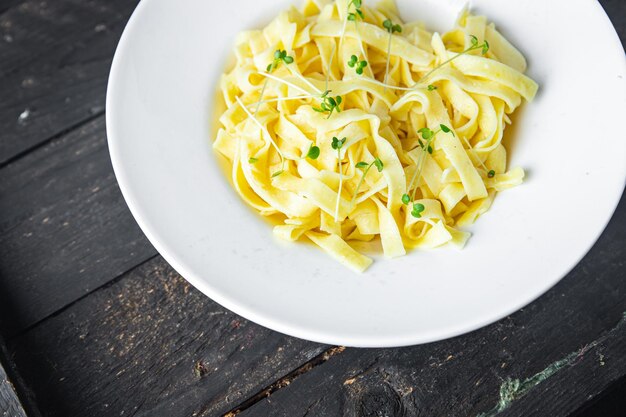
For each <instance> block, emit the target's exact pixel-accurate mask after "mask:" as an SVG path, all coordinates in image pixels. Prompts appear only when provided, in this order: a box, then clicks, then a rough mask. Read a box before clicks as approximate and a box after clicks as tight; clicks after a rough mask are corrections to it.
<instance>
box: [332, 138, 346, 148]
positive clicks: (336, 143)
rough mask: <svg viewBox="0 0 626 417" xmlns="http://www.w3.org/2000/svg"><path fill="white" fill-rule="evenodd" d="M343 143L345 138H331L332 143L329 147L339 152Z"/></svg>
mask: <svg viewBox="0 0 626 417" xmlns="http://www.w3.org/2000/svg"><path fill="white" fill-rule="evenodd" d="M344 143H346V138H342V139H338V138H337V137H335V136H333V142H332V144H331V146H332V148H333V149H336V150H339V149H341V147H342V146H343V144H344Z"/></svg>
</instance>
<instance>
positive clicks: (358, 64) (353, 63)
mask: <svg viewBox="0 0 626 417" xmlns="http://www.w3.org/2000/svg"><path fill="white" fill-rule="evenodd" d="M348 66H349V67H350V68H354V69H355V71H356V73H357V74H359V75H362V74H363V68H365V67H367V61H359V58H358V57H357V56H356V55H352V56H351V57H350V60H349V61H348Z"/></svg>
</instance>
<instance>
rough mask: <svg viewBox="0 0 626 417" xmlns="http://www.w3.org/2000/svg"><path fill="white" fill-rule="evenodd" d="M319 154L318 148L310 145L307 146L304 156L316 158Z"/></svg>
mask: <svg viewBox="0 0 626 417" xmlns="http://www.w3.org/2000/svg"><path fill="white" fill-rule="evenodd" d="M319 156H320V148H319V147H317V146H315V145H311V147H310V148H309V151H308V152H307V153H306V156H305V158H309V159H317V158H318V157H319Z"/></svg>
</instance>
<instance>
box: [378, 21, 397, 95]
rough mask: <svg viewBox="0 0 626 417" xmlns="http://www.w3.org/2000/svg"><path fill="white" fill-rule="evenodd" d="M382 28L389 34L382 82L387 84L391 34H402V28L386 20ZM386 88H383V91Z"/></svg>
mask: <svg viewBox="0 0 626 417" xmlns="http://www.w3.org/2000/svg"><path fill="white" fill-rule="evenodd" d="M383 27H384V28H385V29H386V30H387V32H389V42H388V44H387V65H386V67H385V79H384V80H383V84H387V77H388V76H389V61H390V59H391V39H392V38H393V34H394V33H396V32H398V33H401V32H402V26H400V25H398V24H395V25H394V23H393V22H392V21H391V20H390V19H387V20H385V21H384V22H383ZM386 89H387V87H385V90H386Z"/></svg>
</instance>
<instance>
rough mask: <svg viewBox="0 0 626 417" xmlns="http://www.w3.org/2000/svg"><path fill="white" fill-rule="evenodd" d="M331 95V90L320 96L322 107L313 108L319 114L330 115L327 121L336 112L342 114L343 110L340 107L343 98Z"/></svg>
mask: <svg viewBox="0 0 626 417" xmlns="http://www.w3.org/2000/svg"><path fill="white" fill-rule="evenodd" d="M329 94H330V90H326V91H324V92H323V93H322V95H321V96H320V98H321V100H322V103H321V104H320V107H313V110H315V111H316V112H318V113H328V117H327V119H329V118H330V116H331V115H332V114H333V112H334V111H336V112H337V113H340V112H341V108H340V107H339V105H340V104H341V102H342V101H343V99H342V98H341V96H335V97H331V96H330V95H329Z"/></svg>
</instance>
